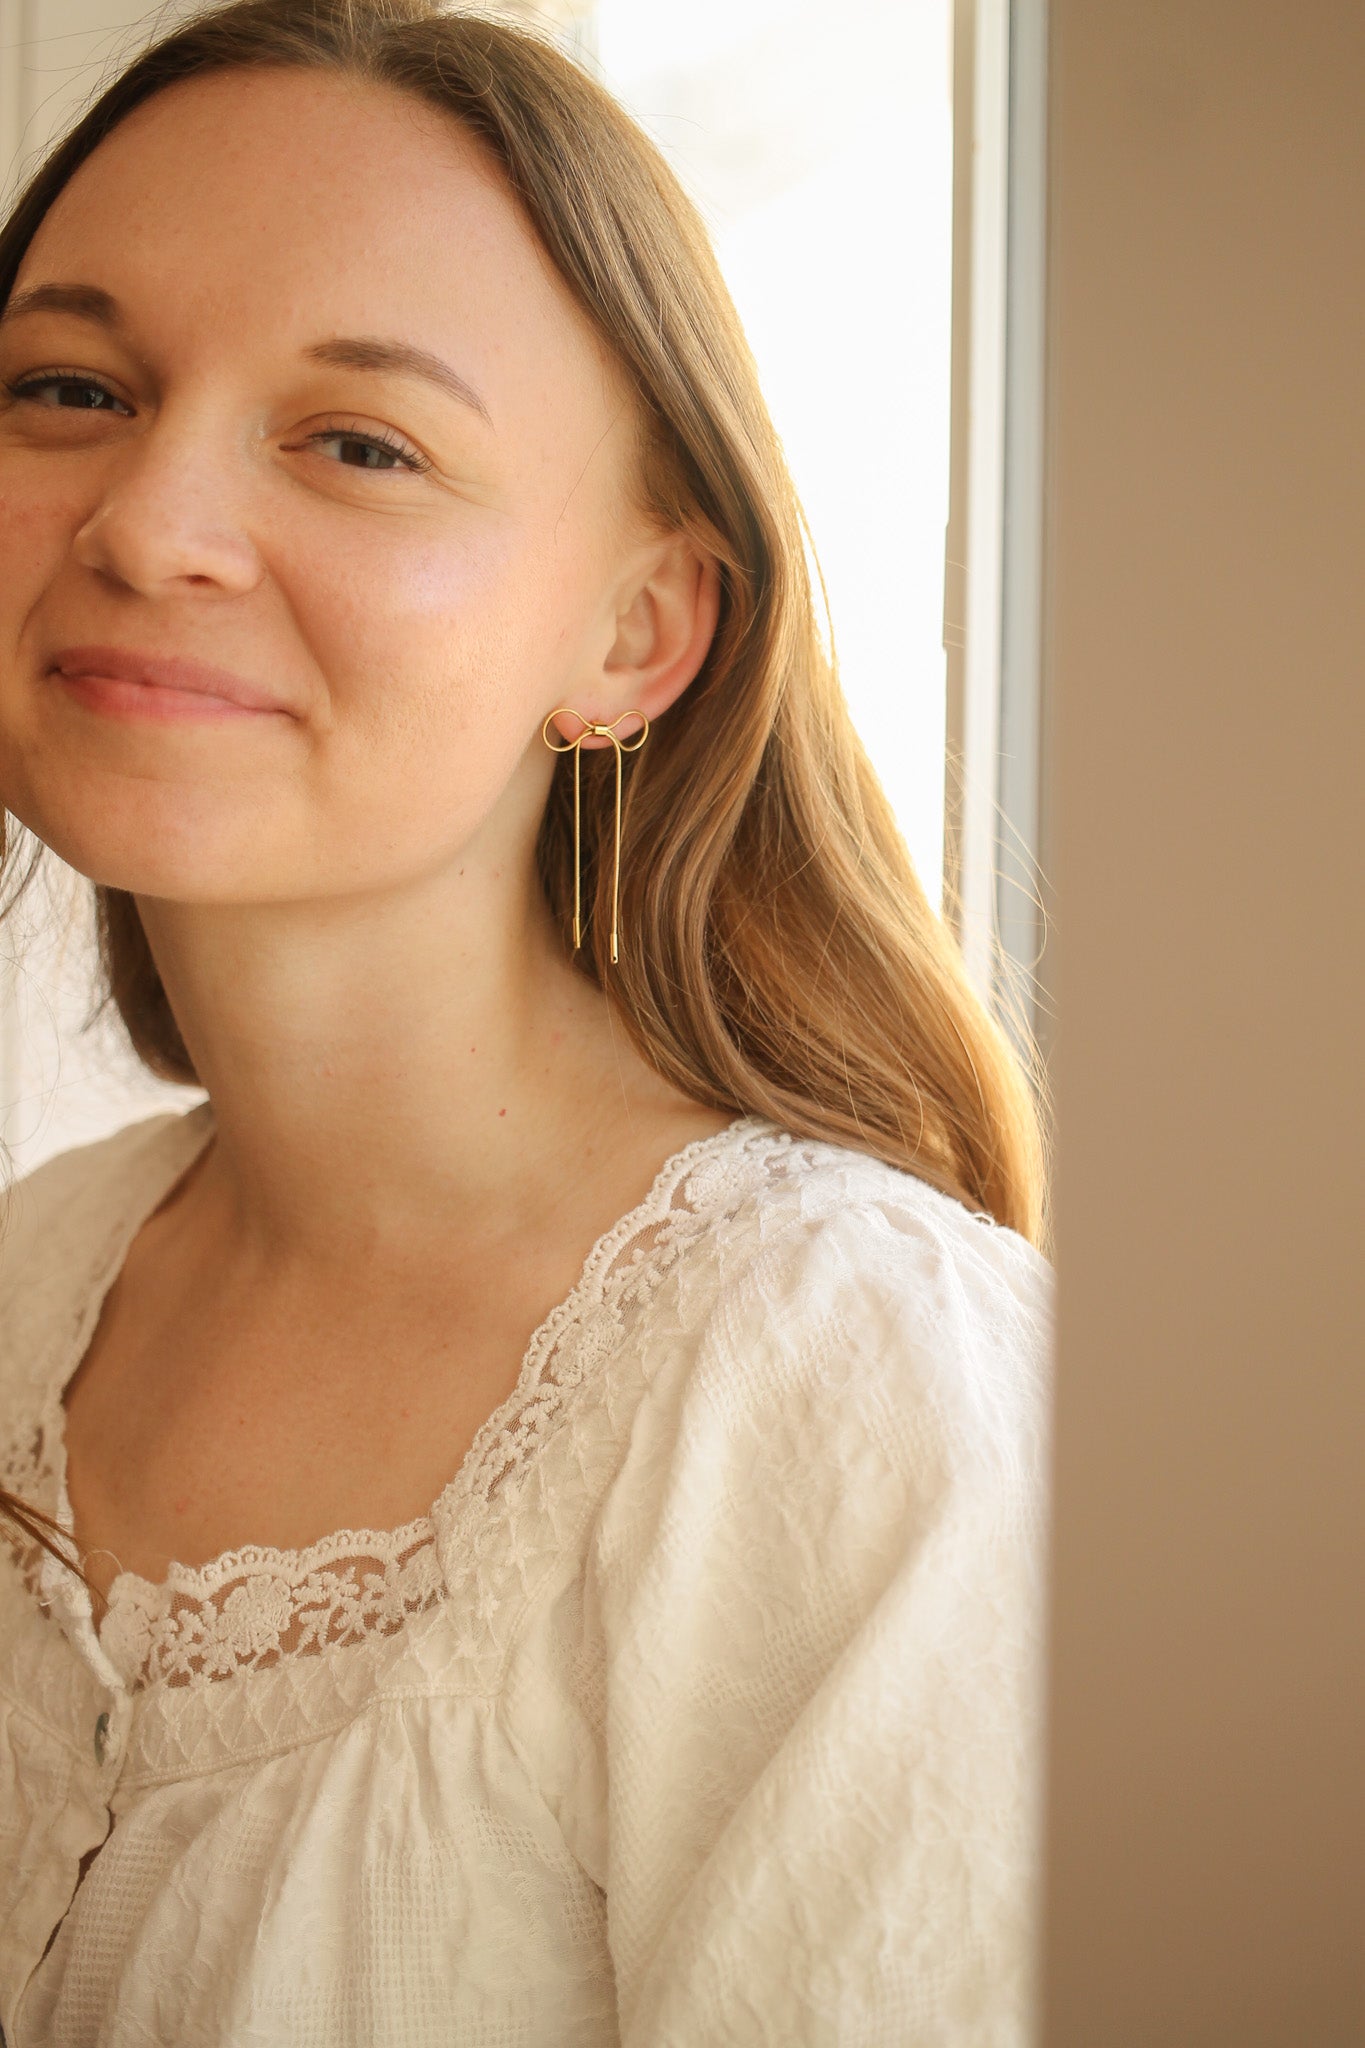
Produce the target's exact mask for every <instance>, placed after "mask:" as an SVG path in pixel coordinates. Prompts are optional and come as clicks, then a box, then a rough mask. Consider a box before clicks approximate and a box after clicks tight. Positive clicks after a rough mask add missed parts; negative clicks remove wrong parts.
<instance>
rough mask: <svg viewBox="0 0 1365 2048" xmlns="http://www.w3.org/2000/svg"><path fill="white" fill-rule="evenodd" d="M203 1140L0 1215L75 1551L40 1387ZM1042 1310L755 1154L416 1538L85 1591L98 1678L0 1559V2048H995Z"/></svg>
mask: <svg viewBox="0 0 1365 2048" xmlns="http://www.w3.org/2000/svg"><path fill="white" fill-rule="evenodd" d="M211 1130H212V1111H211V1108H210V1106H209V1105H207V1104H204V1105H201V1106H199V1107H197V1108H195V1109H193V1110H191V1111H190V1112H189V1113H188V1115H184V1116H181V1115H171V1116H161V1117H155V1118H152V1119H150V1120H149V1121H147V1122H144V1123H141V1124H137V1125H134V1126H132V1127H130V1128H128V1129H126V1130H124V1131H121V1132H119V1133H118V1134H117V1135H116V1136H115V1137H113V1138H110V1139H106V1140H103V1141H102V1142H100V1143H98V1144H95V1145H90V1146H85V1147H83V1148H81V1149H80V1150H78V1151H76V1152H71V1153H66V1154H64V1155H63V1156H61V1157H60V1158H58V1159H56V1160H53V1161H51V1162H49V1163H48V1164H47V1165H45V1166H44V1167H42V1168H40V1169H39V1170H38V1172H36V1173H35V1174H33V1175H31V1176H30V1178H29V1179H28V1180H27V1181H24V1182H21V1183H20V1184H19V1186H18V1187H17V1189H16V1190H14V1193H13V1197H12V1201H11V1205H10V1212H9V1216H8V1221H7V1226H6V1229H5V1233H4V1236H3V1239H0V1483H2V1484H4V1485H5V1486H7V1487H9V1488H10V1489H12V1490H14V1491H16V1492H19V1493H20V1494H22V1495H23V1496H25V1497H26V1498H28V1499H29V1500H32V1501H34V1502H36V1503H37V1504H38V1505H39V1506H43V1507H47V1508H49V1509H53V1510H56V1511H59V1512H60V1513H61V1515H62V1518H63V1520H64V1522H65V1523H66V1525H67V1526H69V1504H68V1502H67V1500H66V1493H65V1480H64V1450H63V1444H62V1415H63V1410H62V1407H61V1394H62V1390H63V1388H64V1387H65V1385H66V1383H67V1381H68V1380H69V1379H70V1377H71V1375H72V1374H73V1373H74V1371H75V1369H76V1366H77V1364H78V1363H79V1360H80V1358H81V1356H82V1355H83V1352H84V1350H85V1348H86V1346H87V1344H88V1342H89V1339H90V1335H91V1332H92V1330H93V1328H94V1324H95V1321H96V1319H97V1316H98V1313H99V1308H100V1304H101V1302H102V1300H103V1298H104V1295H105V1293H106V1292H107V1290H108V1288H109V1286H110V1285H111V1284H112V1282H113V1279H114V1277H115V1276H116V1274H117V1272H118V1270H119V1267H120V1266H121V1264H122V1261H123V1258H124V1256H125V1254H126V1251H127V1247H128V1245H129V1243H130V1242H131V1240H132V1238H133V1236H134V1235H135V1234H136V1231H137V1229H138V1228H139V1226H140V1224H141V1222H142V1220H143V1219H144V1218H145V1217H146V1216H147V1215H148V1214H149V1213H150V1212H151V1210H152V1209H153V1208H155V1207H156V1205H157V1204H158V1203H159V1201H160V1200H161V1199H162V1198H163V1196H164V1195H165V1193H166V1192H167V1191H168V1190H169V1189H170V1187H171V1186H172V1185H173V1183H174V1182H175V1180H176V1179H177V1178H178V1177H179V1176H180V1175H181V1174H182V1173H183V1172H184V1170H185V1168H186V1167H187V1166H188V1165H189V1163H190V1162H191V1160H192V1159H193V1158H194V1157H195V1156H196V1154H197V1153H198V1151H199V1150H200V1148H201V1147H202V1146H203V1145H204V1144H205V1143H206V1142H207V1140H208V1137H209V1136H210V1134H211ZM1053 1282H1054V1276H1053V1272H1052V1268H1051V1267H1050V1266H1049V1264H1048V1263H1047V1261H1046V1260H1045V1259H1044V1258H1042V1256H1041V1255H1040V1254H1039V1253H1038V1252H1036V1251H1035V1250H1034V1249H1033V1248H1032V1247H1031V1246H1030V1245H1029V1244H1028V1243H1027V1242H1026V1241H1025V1240H1024V1239H1023V1238H1021V1237H1020V1236H1018V1235H1017V1234H1016V1233H1015V1232H1013V1231H1009V1230H1004V1229H1001V1228H999V1227H998V1226H996V1225H995V1224H994V1223H992V1222H991V1221H989V1220H988V1219H985V1218H981V1217H978V1216H974V1215H973V1214H971V1213H970V1212H969V1211H968V1210H967V1209H966V1208H964V1207H963V1206H962V1204H960V1203H958V1202H955V1201H953V1200H952V1199H951V1198H949V1197H947V1196H945V1195H943V1194H941V1193H939V1192H938V1191H937V1190H935V1189H933V1188H931V1187H930V1186H928V1184H927V1183H925V1182H922V1181H920V1180H918V1179H916V1178H914V1177H912V1176H910V1175H908V1174H905V1173H900V1172H897V1171H895V1170H894V1169H892V1168H890V1167H887V1166H885V1165H883V1164H881V1163H879V1162H878V1161H876V1160H873V1159H871V1158H869V1157H867V1156H865V1155H863V1154H862V1153H859V1152H855V1151H851V1150H846V1149H843V1148H841V1147H838V1146H834V1145H828V1144H820V1143H812V1142H808V1141H806V1140H801V1139H796V1138H793V1137H792V1136H791V1135H790V1134H789V1133H786V1132H784V1131H781V1130H779V1129H777V1128H776V1127H775V1126H773V1125H772V1124H769V1123H766V1122H764V1121H762V1120H760V1119H756V1118H744V1119H741V1120H740V1121H739V1122H737V1123H735V1124H732V1125H731V1126H730V1127H729V1129H727V1130H726V1131H724V1132H722V1133H721V1134H720V1135H719V1136H717V1137H714V1138H708V1139H704V1140H702V1141H700V1142H699V1143H698V1144H695V1145H691V1146H689V1147H688V1148H687V1149H686V1150H685V1151H683V1152H681V1153H679V1154H678V1155H676V1156H675V1158H673V1159H672V1160H670V1161H669V1162H668V1164H667V1165H666V1166H665V1167H664V1168H663V1169H662V1171H661V1172H660V1174H659V1176H658V1179H657V1181H656V1183H655V1186H654V1188H653V1190H652V1192H651V1194H650V1196H649V1197H648V1198H647V1200H646V1201H645V1202H644V1203H643V1204H641V1206H640V1207H639V1208H638V1209H636V1210H633V1211H632V1212H631V1214H630V1215H629V1216H627V1217H625V1218H623V1219H622V1221H621V1222H620V1224H618V1225H617V1227H616V1228H615V1229H614V1230H613V1231H611V1232H610V1233H608V1235H607V1236H606V1237H605V1238H603V1239H602V1240H601V1242H600V1243H599V1244H598V1245H597V1247H596V1248H595V1249H594V1251H593V1253H592V1255H591V1256H590V1258H589V1260H588V1262H587V1265H586V1267H585V1269H584V1272H583V1275H582V1277H581V1278H580V1281H579V1283H578V1286H577V1287H576V1289H575V1290H574V1293H573V1294H572V1295H571V1296H570V1297H569V1298H568V1300H567V1301H565V1302H564V1303H563V1304H561V1306H560V1307H559V1308H558V1309H556V1310H555V1311H554V1313H553V1314H552V1315H551V1316H550V1317H549V1318H548V1319H547V1321H546V1323H545V1324H544V1325H543V1326H542V1328H541V1330H540V1331H539V1332H537V1335H536V1337H535V1339H534V1340H533V1342H532V1344H531V1346H530V1349H529V1350H528V1353H527V1357H526V1361H525V1365H524V1368H523V1371H522V1375H521V1378H520V1381H519V1383H518V1386H517V1388H516V1390H515V1391H514V1392H513V1394H512V1395H511V1396H510V1397H509V1399H508V1400H507V1402H505V1403H504V1404H503V1406H502V1407H501V1408H500V1409H499V1410H498V1411H497V1413H496V1414H494V1415H493V1416H491V1417H490V1418H489V1420H488V1422H487V1423H486V1425H485V1426H484V1428H483V1430H482V1431H481V1432H480V1435H479V1437H478V1439H477V1440H476V1442H475V1444H474V1445H473V1447H472V1449H471V1451H470V1454H469V1456H468V1457H467V1458H466V1460H465V1462H464V1464H463V1465H462V1467H461V1469H460V1471H459V1472H458V1473H457V1474H456V1475H455V1476H454V1477H453V1478H452V1480H451V1481H450V1484H449V1485H448V1486H447V1487H446V1489H445V1490H444V1492H443V1493H442V1494H441V1496H440V1498H439V1499H438V1500H437V1501H436V1503H435V1504H434V1506H433V1508H432V1510H431V1512H430V1514H429V1516H426V1517H423V1518H422V1519H421V1520H420V1521H419V1522H416V1523H412V1524H409V1525H408V1526H407V1527H406V1528H404V1529H401V1530H396V1531H392V1532H389V1533H387V1534H379V1533H376V1532H374V1531H360V1532H355V1531H346V1532H342V1533H341V1534H339V1535H338V1536H336V1537H335V1538H332V1539H329V1540H328V1541H326V1542H324V1543H320V1544H316V1545H314V1546H312V1548H311V1549H309V1550H307V1551H303V1552H299V1553H282V1552H279V1551H274V1550H269V1549H260V1548H252V1549H245V1550H242V1551H238V1552H235V1553H233V1554H232V1555H231V1556H228V1557H224V1558H222V1559H219V1560H217V1561H216V1562H215V1563H214V1564H212V1565H210V1566H208V1567H205V1568H204V1569H202V1570H190V1569H186V1568H183V1567H179V1566H177V1567H175V1568H174V1570H173V1572H172V1574H171V1577H170V1579H169V1581H168V1582H167V1584H166V1585H164V1586H157V1587H154V1586H151V1585H148V1584H147V1583H146V1582H145V1581H143V1580H141V1579H138V1578H137V1577H135V1576H134V1575H132V1574H128V1573H125V1574H124V1575H123V1576H122V1577H121V1578H120V1579H119V1580H117V1581H116V1582H115V1585H114V1587H113V1590H112V1595H111V1605H110V1610H109V1613H108V1614H107V1616H106V1617H105V1619H104V1621H103V1623H102V1625H101V1628H100V1630H99V1633H98V1634H96V1632H95V1630H94V1628H93V1627H92V1622H91V1615H90V1604H89V1598H88V1595H86V1594H85V1593H84V1590H83V1589H82V1588H80V1586H79V1584H78V1582H76V1581H74V1580H73V1579H72V1578H71V1576H70V1574H68V1573H66V1572H64V1571H62V1570H61V1569H60V1567H58V1566H57V1565H56V1564H55V1563H54V1562H53V1561H52V1560H51V1559H49V1558H47V1557H46V1555H45V1553H43V1552H41V1551H40V1550H39V1549H38V1547H37V1546H33V1547H32V1548H31V1549H27V1550H26V1549H25V1548H24V1547H23V1545H22V1544H21V1543H20V1542H19V1541H18V1540H17V1539H14V1540H12V1541H11V1542H8V1543H4V1544H0V2023H2V2024H3V2027H4V2030H5V2037H6V2041H7V2044H8V2048H137V2044H144V2043H146V2044H151V2043H156V2044H159V2048H161V2044H174V2048H201V2044H202V2048H208V2044H213V2048H258V2044H259V2048H266V2044H268V2048H438V2044H439V2048H451V2044H455V2043H458V2044H459V2048H578V2044H584V2048H588V2044H591V2048H606V2044H617V2043H621V2044H625V2048H722V2044H732V2048H757V2044H760V2043H761V2044H772V2048H803V2044H810V2048H825V2044H829V2048H948V2044H951V2048H1024V2044H1025V2043H1026V2042H1027V2041H1028V2040H1029V2039H1030V2038H1031V2024H1030V2015H1031V2005H1032V1995H1033V1942H1034V1913H1035V1904H1036V1897H1037V1878H1038V1865H1039V1860H1040V1857H1039V1842H1040V1825H1039V1815H1040V1800H1039V1797H1038V1794H1039V1789H1040V1779H1041V1727H1042V1668H1041V1666H1042V1660H1041V1654H1040V1645H1041V1638H1042V1633H1043V1608H1044V1601H1043V1559H1044V1553H1045V1548H1046V1528H1047V1515H1046V1491H1045V1489H1046V1473H1047V1462H1048V1457H1047V1444H1048V1424H1049V1398H1048V1397H1049V1381H1050V1374H1049V1366H1050V1358H1051V1330H1052V1322H1051V1318H1052V1295H1053ZM106 1837H107V1839H106ZM100 1845H103V1846H100ZM96 1849H97V1850H98V1853H96V1854H94V1855H93V1860H87V1867H86V1868H85V1870H84V1873H83V1872H82V1863H83V1858H84V1859H89V1853H90V1852H92V1851H95V1850H96Z"/></svg>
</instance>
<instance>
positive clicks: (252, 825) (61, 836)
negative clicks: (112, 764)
mask: <svg viewBox="0 0 1365 2048" xmlns="http://www.w3.org/2000/svg"><path fill="white" fill-rule="evenodd" d="M8 808H9V809H10V810H11V812H12V814H13V815H14V816H15V817H16V818H18V819H19V821H20V823H21V824H23V825H26V826H27V827H28V829H29V830H30V831H31V832H33V833H34V834H35V835H36V836H37V837H38V838H39V839H41V840H42V842H43V844H44V845H45V846H48V847H50V848H51V850H52V851H53V853H55V854H56V855H57V858H58V859H59V860H62V861H65V862H66V864H67V866H68V867H70V868H74V869H75V871H76V873H77V874H80V875H84V876H85V877H86V879H87V880H88V881H91V882H95V883H97V884H99V886H101V887H102V888H106V889H125V890H127V891H128V892H129V893H130V894H132V895H135V896H158V897H163V898H165V899H167V900H169V901H172V902H181V903H234V902H242V901H248V900H251V899H253V898H255V899H256V900H259V898H260V897H261V896H262V895H266V896H268V895H272V894H275V893H276V890H274V889H272V888H271V887H270V886H269V881H270V876H269V874H268V872H267V870H269V869H270V868H271V866H272V863H271V861H270V856H269V847H268V846H267V845H266V844H264V843H263V837H264V835H263V833H262V830H261V825H262V820H261V818H260V815H259V811H258V810H256V809H255V808H254V807H253V815H252V816H251V817H244V816H243V815H242V814H241V807H240V806H238V805H235V804H230V803H227V802H214V801H212V800H210V799H209V797H208V796H207V794H206V793H205V792H204V791H202V790H201V791H196V792H193V793H190V792H183V793H182V792H176V791H174V790H170V789H167V788H166V787H165V786H164V785H163V786H158V785H155V784H152V785H148V784H142V785H137V784H133V785H124V786H122V787H120V788H119V789H117V790H110V789H107V788H106V789H102V790H100V791H99V792H98V793H97V792H95V791H93V790H87V791H85V792H82V791H81V790H79V789H78V788H76V787H74V786H71V785H69V784H68V785H67V786H66V787H64V788H63V790H62V791H61V793H60V796H59V797H54V796H53V795H51V793H49V797H48V800H47V801H42V800H41V799H40V798H39V797H38V796H36V795H35V796H33V797H32V798H30V797H29V796H28V795H27V794H26V793H24V794H19V795H17V796H16V797H15V798H14V799H13V800H12V801H10V802H9V805H8ZM273 865H274V866H275V867H276V868H277V869H278V868H279V866H280V863H274V864H273Z"/></svg>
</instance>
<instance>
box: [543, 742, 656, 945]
mask: <svg viewBox="0 0 1365 2048" xmlns="http://www.w3.org/2000/svg"><path fill="white" fill-rule="evenodd" d="M554 718H576V719H577V720H578V722H579V724H580V725H581V726H582V728H583V730H582V732H581V733H579V735H578V737H577V739H572V740H564V739H562V740H561V742H560V744H559V745H558V746H556V745H555V743H554V741H553V740H552V739H551V738H550V720H551V719H554ZM627 718H638V719H640V720H641V726H640V730H639V732H638V733H637V734H636V735H635V737H634V739H631V740H621V739H618V738H617V736H616V730H615V729H616V727H617V726H618V725H620V724H621V723H622V721H623V720H624V719H627ZM590 734H592V735H595V736H596V737H597V738H599V739H607V740H610V741H611V743H612V746H613V747H614V748H615V749H616V861H615V865H614V867H613V869H612V877H611V959H612V965H613V966H615V965H616V940H617V906H618V904H619V902H620V895H621V756H622V754H637V753H638V752H639V751H640V748H641V747H642V746H643V745H644V743H645V741H646V740H647V739H648V737H649V720H648V719H647V718H646V717H645V714H644V712H643V711H623V712H622V713H621V716H620V718H617V719H614V720H613V721H612V723H611V725H594V724H593V723H592V722H591V720H590V719H586V718H584V716H583V714H582V712H581V711H571V710H570V709H569V707H568V705H567V704H561V706H560V707H559V709H558V711H552V712H551V713H550V716H549V718H547V719H546V720H545V723H544V724H543V725H542V726H541V728H540V736H541V738H542V739H543V740H544V742H545V744H546V746H547V747H548V748H549V749H550V752H551V753H552V754H568V753H572V755H573V949H574V951H575V953H576V952H577V951H578V949H579V947H580V946H581V945H582V943H583V904H582V872H583V863H582V858H581V853H580V848H581V836H580V824H579V817H580V798H579V773H578V771H579V763H580V761H581V760H582V746H583V742H584V740H585V739H587V738H588V737H589V735H590Z"/></svg>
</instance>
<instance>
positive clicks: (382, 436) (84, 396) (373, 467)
mask: <svg viewBox="0 0 1365 2048" xmlns="http://www.w3.org/2000/svg"><path fill="white" fill-rule="evenodd" d="M5 389H6V390H7V391H8V392H9V395H10V397H11V398H13V399H14V400H15V401H16V402H19V403H25V402H26V403H29V404H33V405H42V409H43V410H44V411H45V412H107V411H108V410H109V406H108V405H107V404H101V403H100V401H101V400H108V401H109V402H110V403H111V404H113V405H120V406H121V405H123V400H122V399H121V398H117V397H115V395H114V393H113V392H112V391H110V390H109V389H108V387H107V386H106V385H104V384H101V383H100V382H99V381H98V380H97V379H96V378H93V377H86V376H83V375H82V374H81V372H80V371H79V370H44V371H42V372H41V373H38V374H35V375H33V376H29V377H21V378H19V379H18V381H17V382H16V383H14V384H7V385H6V386H5ZM45 391H56V392H58V393H63V392H72V391H74V392H78V393H80V394H81V396H80V397H79V398H78V399H77V401H76V403H75V404H74V405H68V404H65V403H64V402H63V400H62V398H61V397H58V399H57V400H56V402H55V403H54V404H52V405H43V402H42V400H41V399H40V398H39V395H38V394H39V393H40V392H45ZM127 410H128V408H127V407H126V406H124V411H125V412H126V411H127ZM327 441H336V442H339V443H340V444H341V445H342V446H343V447H348V448H363V449H364V450H366V452H367V455H371V456H375V455H377V456H378V457H379V458H380V459H379V460H378V461H369V460H363V459H362V460H361V461H359V462H351V461H349V460H348V459H347V458H345V457H343V458H342V463H341V467H342V468H343V469H368V470H370V471H371V472H372V474H375V475H378V476H391V475H392V474H393V472H394V467H395V466H397V467H399V468H402V469H408V470H412V471H415V472H420V471H422V470H424V469H430V468H431V463H430V460H429V459H428V458H427V457H426V456H425V455H423V454H422V453H421V452H420V450H418V449H416V448H414V447H413V446H412V444H411V442H409V441H405V440H403V439H402V438H401V436H399V435H397V434H389V433H385V432H384V431H383V430H382V429H381V430H377V431H369V432H367V431H364V430H363V429H362V428H361V427H360V426H359V425H358V424H356V423H355V422H352V423H351V424H350V425H348V426H344V427H328V428H327V429H326V430H325V431H324V432H322V433H318V434H310V435H309V436H308V442H309V444H312V443H315V442H327ZM386 456H388V457H391V458H392V462H386V461H384V460H383V458H384V457H386Z"/></svg>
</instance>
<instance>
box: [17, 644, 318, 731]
mask: <svg viewBox="0 0 1365 2048" xmlns="http://www.w3.org/2000/svg"><path fill="white" fill-rule="evenodd" d="M49 673H50V674H53V675H62V676H65V677H66V678H67V679H68V680H69V681H76V680H78V679H80V678H82V677H86V678H89V677H109V678H111V679H112V680H113V681H115V682H121V683H134V684H140V685H141V686H142V687H143V688H144V689H148V690H174V691H177V692H179V693H180V695H181V696H185V697H202V698H209V699H217V701H218V702H219V703H222V704H231V705H235V706H236V707H237V708H238V709H239V710H241V711H277V712H282V713H283V714H284V715H285V716H286V717H292V716H294V714H293V713H292V712H291V711H290V709H289V706H288V705H287V704H283V703H281V702H280V699H279V698H278V697H276V696H272V695H271V694H270V693H269V692H268V691H266V690H262V689H259V688H258V687H257V686H256V685H255V684H254V683H249V682H247V681H246V680H245V678H244V677H242V676H237V675H233V674H232V673H231V671H230V670H228V669H224V668H210V667H209V666H208V665H207V664H206V663H204V662H200V661H189V660H187V659H186V658H185V656H183V655H178V654H173V655H154V654H142V653H140V652H139V651H138V650H137V649H136V648H131V647H63V648H62V649H61V651H60V652H59V653H58V654H56V655H54V656H53V658H52V663H51V667H50V670H49ZM208 708H209V707H208V706H207V705H206V706H205V709H208Z"/></svg>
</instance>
